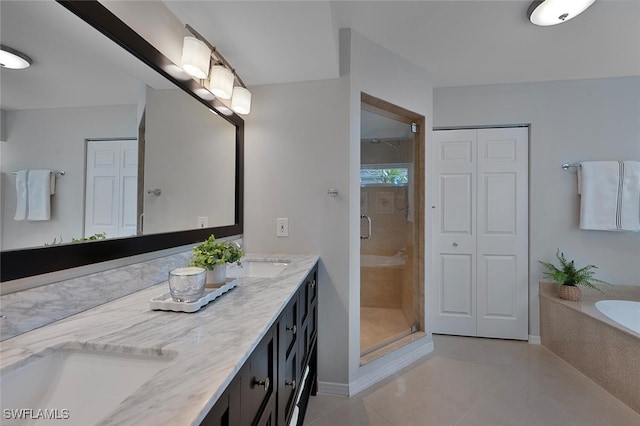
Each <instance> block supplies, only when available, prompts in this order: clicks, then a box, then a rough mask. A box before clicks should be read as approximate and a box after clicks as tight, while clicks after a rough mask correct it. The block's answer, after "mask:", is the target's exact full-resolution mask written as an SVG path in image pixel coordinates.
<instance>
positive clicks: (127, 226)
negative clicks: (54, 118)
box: [84, 140, 138, 238]
mask: <svg viewBox="0 0 640 426" xmlns="http://www.w3.org/2000/svg"><path fill="white" fill-rule="evenodd" d="M137 175H138V143H137V141H132V140H109V141H89V143H88V144H87V169H86V183H85V190H86V193H85V218H84V222H85V223H84V236H85V237H89V236H91V235H94V234H96V233H99V232H104V233H106V234H107V238H114V237H120V236H128V235H135V233H136V207H137V206H136V200H137Z"/></svg>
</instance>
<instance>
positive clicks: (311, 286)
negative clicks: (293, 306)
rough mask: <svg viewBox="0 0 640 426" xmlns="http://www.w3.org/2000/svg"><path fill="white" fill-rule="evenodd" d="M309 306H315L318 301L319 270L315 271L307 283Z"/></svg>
mask: <svg viewBox="0 0 640 426" xmlns="http://www.w3.org/2000/svg"><path fill="white" fill-rule="evenodd" d="M307 289H308V291H307V305H309V306H311V305H313V304H314V303H315V302H316V300H317V299H318V269H317V268H316V269H314V270H313V272H311V274H310V276H309V280H308V281H307Z"/></svg>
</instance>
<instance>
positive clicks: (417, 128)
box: [411, 123, 420, 134]
mask: <svg viewBox="0 0 640 426" xmlns="http://www.w3.org/2000/svg"><path fill="white" fill-rule="evenodd" d="M411 133H415V134H420V126H419V125H418V124H417V123H411Z"/></svg>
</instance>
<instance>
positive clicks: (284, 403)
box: [277, 290, 300, 426]
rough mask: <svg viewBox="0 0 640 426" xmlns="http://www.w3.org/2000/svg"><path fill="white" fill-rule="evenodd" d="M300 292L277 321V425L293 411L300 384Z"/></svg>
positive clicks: (284, 420) (283, 423) (284, 421)
mask: <svg viewBox="0 0 640 426" xmlns="http://www.w3.org/2000/svg"><path fill="white" fill-rule="evenodd" d="M299 306H300V290H298V292H297V293H296V294H295V295H294V296H293V298H292V299H291V301H290V302H289V303H288V304H287V306H286V307H285V309H284V312H283V313H282V315H281V316H280V320H279V321H278V397H277V400H278V425H281V426H283V425H285V424H286V420H287V418H288V415H289V414H290V413H291V412H292V411H293V403H294V402H295V400H294V398H295V393H296V389H297V384H298V383H299V382H300V377H299V375H300V373H299V372H300V369H299V366H298V360H299V358H298V335H299V334H300V333H299V330H300V317H299V309H298V307H299Z"/></svg>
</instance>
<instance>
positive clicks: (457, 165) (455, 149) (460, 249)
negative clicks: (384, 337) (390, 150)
mask: <svg viewBox="0 0 640 426" xmlns="http://www.w3.org/2000/svg"><path fill="white" fill-rule="evenodd" d="M434 137H435V144H436V146H435V148H436V150H437V158H438V161H437V165H436V167H435V169H436V170H435V171H434V176H435V177H436V179H438V186H437V188H438V196H437V202H436V205H435V211H434V213H435V216H434V217H435V218H436V220H437V225H436V226H434V228H435V229H434V238H435V244H436V250H437V251H436V255H435V258H434V262H433V274H434V275H433V282H434V294H433V296H432V300H431V304H430V309H429V311H430V312H429V317H430V321H429V323H430V324H428V325H430V326H431V327H430V328H431V330H432V331H433V332H435V333H445V334H459V335H466V336H474V335H475V334H476V320H475V317H476V308H475V299H476V295H475V292H476V277H475V274H476V255H475V253H476V243H475V233H476V223H475V215H476V213H475V205H476V190H475V187H476V177H475V176H476V174H475V169H476V161H475V158H476V146H477V144H476V132H475V130H459V131H446V132H434Z"/></svg>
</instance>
